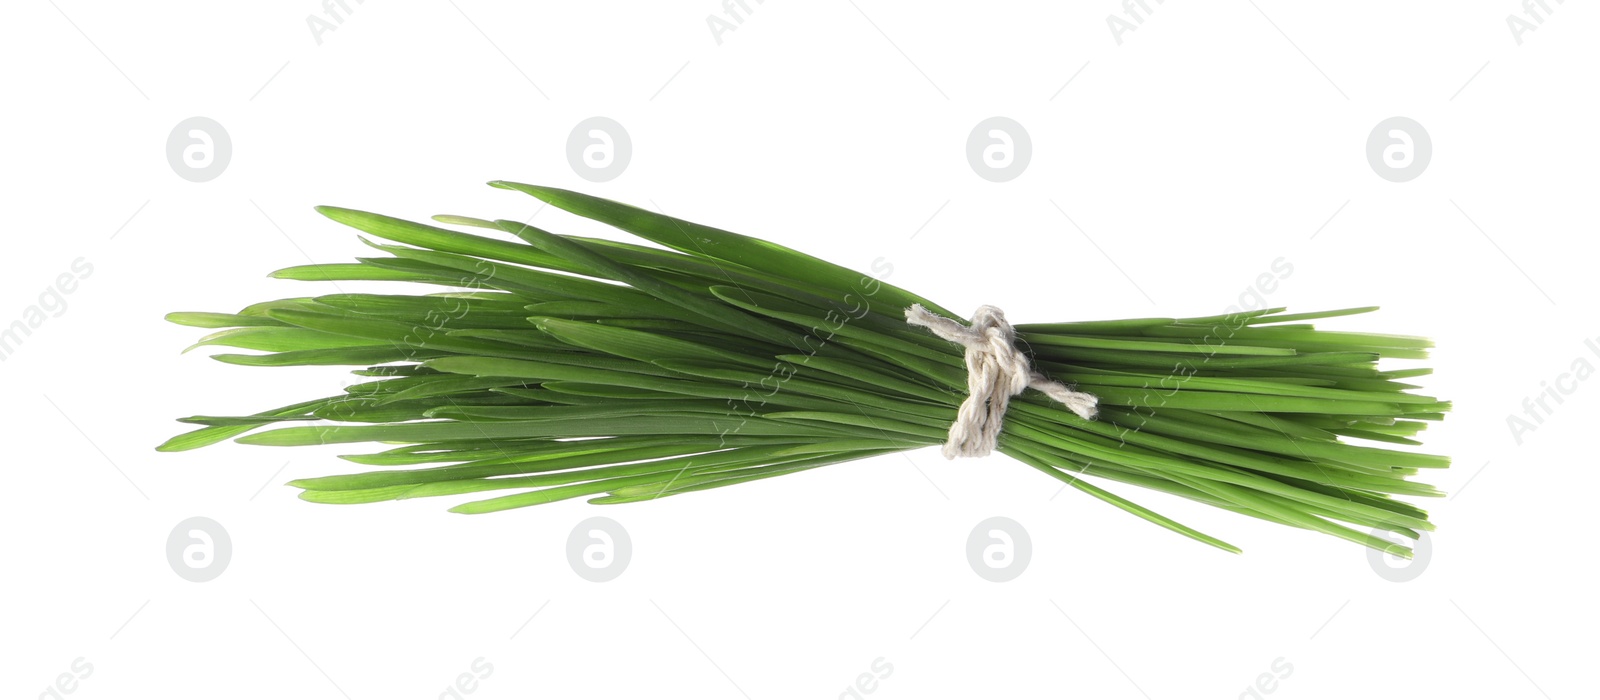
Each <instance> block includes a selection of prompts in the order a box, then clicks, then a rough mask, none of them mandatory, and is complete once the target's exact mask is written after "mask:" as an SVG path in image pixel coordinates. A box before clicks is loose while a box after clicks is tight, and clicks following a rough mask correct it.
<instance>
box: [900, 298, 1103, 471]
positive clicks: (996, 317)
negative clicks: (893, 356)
mask: <svg viewBox="0 0 1600 700" xmlns="http://www.w3.org/2000/svg"><path fill="white" fill-rule="evenodd" d="M906 323H909V324H911V325H913V326H922V327H923V328H927V329H928V330H930V331H933V334H934V335H937V336H939V337H940V338H944V339H945V340H948V341H950V342H952V343H956V344H958V345H961V346H963V347H965V348H966V349H967V351H966V361H967V400H966V401H963V402H961V409H960V410H959V411H958V412H957V413H956V420H955V422H954V423H951V424H950V439H949V440H947V441H946V442H945V443H944V457H945V459H955V458H957V457H983V456H986V455H988V454H989V453H990V452H992V451H994V446H995V441H996V440H998V439H999V438H1000V424H1001V421H1002V420H1003V419H1004V418H1005V415H1006V406H1007V405H1009V404H1010V403H1011V397H1013V396H1016V395H1017V394H1020V393H1022V390H1023V389H1027V388H1033V389H1037V390H1039V391H1040V392H1043V393H1044V394H1045V395H1046V396H1049V397H1050V398H1052V399H1055V400H1056V401H1057V402H1058V403H1060V404H1062V405H1064V406H1066V407H1067V408H1068V409H1071V411H1072V412H1073V413H1076V414H1078V417H1080V418H1083V419H1084V420H1094V416H1095V404H1097V403H1099V400H1098V399H1096V398H1095V396H1094V395H1093V394H1088V393H1084V392H1081V391H1073V390H1072V389H1071V388H1069V387H1067V386H1066V385H1064V384H1062V383H1061V382H1058V381H1055V380H1053V379H1050V378H1049V377H1046V376H1044V375H1043V374H1040V373H1039V372H1036V371H1034V369H1033V365H1032V364H1030V363H1029V362H1028V357H1027V356H1026V355H1023V354H1022V351H1021V350H1018V349H1017V344H1016V338H1017V331H1016V329H1015V328H1012V327H1011V324H1010V323H1009V322H1007V321H1006V314H1005V312H1004V311H1001V310H1000V309H999V308H997V307H993V306H987V305H986V306H980V307H978V310H977V311H975V312H973V314H972V321H971V323H970V324H969V325H965V326H963V325H961V322H960V321H956V320H954V319H949V318H945V317H943V316H940V315H939V314H936V313H933V312H932V311H929V310H927V309H925V308H923V307H922V305H921V304H912V305H911V306H910V307H908V308H907V309H906Z"/></svg>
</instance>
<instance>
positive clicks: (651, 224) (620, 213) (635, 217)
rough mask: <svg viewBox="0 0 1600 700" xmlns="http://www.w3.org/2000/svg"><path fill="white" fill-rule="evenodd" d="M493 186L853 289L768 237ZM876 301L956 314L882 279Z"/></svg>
mask: <svg viewBox="0 0 1600 700" xmlns="http://www.w3.org/2000/svg"><path fill="white" fill-rule="evenodd" d="M489 184H490V185H492V186H494V187H500V188H503V189H510V190H517V191H520V192H523V193H526V194H529V195H532V196H534V197H536V198H538V199H540V200H542V201H544V202H547V203H549V204H551V205H554V206H556V207H558V208H561V209H564V210H566V211H568V212H571V213H573V214H577V215H578V216H582V217H584V218H588V219H593V220H595V221H599V222H600V223H603V224H606V225H609V226H613V227H616V228H618V229H621V230H623V231H627V232H628V233H631V234H634V235H636V236H639V237H640V238H644V239H646V240H649V241H652V242H655V243H659V244H661V245H664V246H666V247H668V248H671V249H673V250H677V251H680V252H683V253H688V254H691V255H699V256H703V257H707V258H713V259H716V260H721V261H724V262H729V263H733V264H735V265H741V266H744V267H748V268H751V269H754V270H761V271H764V272H769V273H774V274H780V275H785V276H795V277H801V278H804V279H808V280H810V281H811V282H812V283H813V284H816V285H818V286H822V287H826V288H833V289H851V288H852V285H854V284H856V283H857V282H859V281H860V280H861V277H862V275H861V273H859V272H856V271H855V270H851V269H849V268H846V267H840V266H838V265H835V264H833V263H830V262H827V261H824V260H821V259H819V258H814V257H812V256H810V255H806V254H805V253H802V252H800V251H797V250H794V249H791V248H785V247H783V246H781V245H778V244H776V243H772V242H770V241H764V240H761V239H759V238H751V237H749V236H743V235H740V234H737V233H732V232H729V231H724V230H722V229H717V228H712V227H710V226H703V225H700V224H697V223H694V222H692V221H685V220H683V219H677V218H673V217H670V216H666V215H663V214H656V213H654V212H651V211H647V210H645V209H640V208H638V207H632V206H628V205H626V204H622V203H619V202H613V201H611V200H608V199H601V198H599V197H592V196H590V195H586V194H582V193H579V192H573V191H570V190H563V189H558V188H554V187H540V186H537V185H525V184H522V183H516V182H507V181H505V180H495V181H493V182H490V183H489ZM882 286H883V289H882V291H881V296H878V297H877V298H876V299H874V301H875V302H880V303H882V304H885V305H886V306H887V307H889V308H898V309H904V308H906V307H908V306H911V305H912V304H922V305H923V306H925V307H928V308H929V309H930V310H932V311H934V312H936V313H940V314H943V315H946V316H954V315H956V314H953V313H951V312H950V311H948V310H946V309H944V308H943V307H941V306H939V305H937V304H934V303H932V302H930V301H928V300H926V299H923V298H921V297H918V296H917V295H915V294H912V293H910V292H907V291H905V290H903V289H900V288H899V287H895V286H893V285H889V284H883V285H882Z"/></svg>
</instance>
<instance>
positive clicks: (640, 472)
mask: <svg viewBox="0 0 1600 700" xmlns="http://www.w3.org/2000/svg"><path fill="white" fill-rule="evenodd" d="M490 184H492V185H493V186H495V187H500V188H504V189H510V190H516V191H520V192H523V193H526V194H529V195H532V196H534V197H536V198H538V199H540V200H543V201H545V202H547V203H549V204H551V205H553V206H555V207H557V208H560V209H564V210H566V211H568V212H571V213H573V214H576V215H579V216H582V217H586V218H589V219H592V220H594V221H598V222H600V223H603V224H607V225H610V226H612V227H615V228H617V229H620V230H622V231H625V232H627V233H630V234H633V235H635V236H638V237H639V238H642V239H644V240H645V241H646V242H648V243H651V244H654V245H636V244H630V243H620V242H615V241H609V240H600V239H594V238H585V237H578V236H565V235H558V234H553V233H550V232H547V231H544V230H541V229H538V228H535V227H532V226H529V225H526V224H522V223H518V222H514V221H506V220H495V221H490V220H484V219H475V218H470V217H463V216H439V217H435V219H436V220H437V221H438V222H440V223H444V224H450V225H455V226H457V227H460V228H476V229H487V230H488V232H487V233H468V232H465V231H459V230H452V229H447V228H443V227H439V226H434V225H430V224H422V223H417V222H412V221H405V220H401V219H395V218H391V217H387V216H381V215H378V214H372V213H367V212H362V211H355V210H351V209H340V208H336V207H320V208H319V209H318V211H320V212H321V213H322V214H324V215H326V216H327V217H329V218H331V219H333V220H334V221H337V222H340V223H342V224H346V225H348V226H351V227H353V228H355V229H358V230H360V231H362V232H363V233H365V234H367V235H368V236H371V237H373V238H375V239H379V240H370V239H364V240H366V242H367V243H368V244H369V245H371V246H372V248H373V249H374V250H375V251H377V253H376V254H374V255H373V256H372V257H364V258H359V259H358V260H357V262H354V263H335V264H323V265H305V266H298V267H291V268H288V269H284V270H279V271H277V272H275V273H273V276H275V277H278V278H282V279H295V280H313V281H324V280H334V281H362V280H374V281H386V282H415V283H419V284H424V285H431V286H434V287H440V288H443V290H442V291H434V292H432V293H427V294H419V295H386V294H355V293H352V294H331V295H325V296H319V297H299V298H290V299H281V300H277V301H270V302H265V303H261V304H256V305H252V306H249V307H246V308H245V309H242V310H240V311H239V312H238V313H233V314H228V313H209V312H182V313H174V314H170V315H169V316H168V317H167V318H168V320H170V321H172V322H174V323H179V324H184V325H189V326H196V327H200V328H208V329H217V330H216V331H215V332H213V333H211V334H210V335H207V336H205V337H204V338H202V339H201V340H200V341H199V342H198V343H197V344H196V346H197V347H198V346H221V347H228V348H237V349H241V350H249V351H255V353H256V354H243V353H224V354H219V355H215V356H214V357H215V359H218V360H221V361H223V362H229V363H234V364H241V365H252V366H262V367H279V366H293V365H352V366H355V367H358V368H359V369H357V370H355V373H356V374H358V375H361V376H364V377H370V378H371V380H370V381H366V382H363V383H360V384H356V385H353V386H350V387H348V388H347V389H346V391H345V393H344V394H342V395H338V396H329V397H324V398H319V399H314V400H310V401H306V402H302V403H297V404H293V405H290V406H284V407H282V408H277V409H271V410H267V411H263V412H261V413H256V414H251V415H246V416H192V417H189V418H183V419H181V420H182V421H183V422H186V423H192V424H196V425H199V426H201V427H200V428H198V429H196V430H193V431H192V432H188V433H184V434H182V435H179V436H177V437H174V438H172V439H171V440H168V441H167V442H166V443H165V444H163V445H162V446H161V447H160V449H161V450H165V451H177V450H188V449H193V448H197V447H201V446H205V445H209V444H213V443H216V442H220V441H222V440H227V439H229V438H236V439H237V442H241V443H246V444H252V445H283V446H293V445H324V444H334V443H385V444H387V445H389V447H387V448H386V449H383V450H382V451H378V452H371V453H364V454H352V455H348V456H346V457H345V459H347V460H349V461H351V462H354V463H356V464H359V465H362V466H365V467H373V468H377V469H379V471H366V472H359V473H354V474H346V475H342V476H324V477H317V478H307V479H298V480H295V481H292V482H290V485H292V486H295V487H298V488H300V489H302V492H301V494H300V496H301V498H303V499H305V500H308V501H312V502H317V503H371V502H377V501H390V500H397V499H404V498H418V497H424V496H458V497H459V496H466V497H468V499H469V500H467V501H466V502H464V503H461V504H459V505H456V506H455V507H454V508H452V509H451V510H452V511H455V512H460V513H486V512H492V511H499V510H507V509H511V508H520V507H524V506H531V505H537V504H542V503H551V502H554V501H560V500H566V499H572V498H587V499H588V500H589V502H590V503H601V504H611V503H629V502H634V501H643V500H654V499H657V498H665V497H670V496H676V495H679V494H684V493H689V492H693V491H704V490H709V489H716V488H720V487H724V486H733V485H735V484H741V483H745V482H749V481H755V480H759V479H767V478H771V477H775V476H782V475H786V474H793V473H797V472H801V471H806V470H810V469H816V468H819V467H824V466H829V465H835V464H841V463H844V462H849V461H853V460H857V459H863V458H867V457H873V456H878V455H884V454H889V453H892V452H896V451H901V450H913V449H919V448H922V447H927V446H930V445H938V444H941V443H943V442H944V441H945V439H946V432H947V430H948V428H949V427H950V425H951V422H952V421H953V420H955V418H956V413H957V407H958V406H959V405H960V404H961V403H962V401H963V400H964V399H965V398H966V392H967V387H966V381H967V376H966V369H965V365H964V364H963V354H962V353H963V350H962V348H961V347H960V346H957V345H954V344H952V343H950V342H947V341H945V340H942V339H940V338H938V337H935V336H933V335H932V334H930V333H929V332H928V331H927V330H925V329H922V328H917V327H913V326H910V325H907V323H906V322H905V320H904V319H905V311H906V309H907V308H908V307H910V306H912V305H916V304H920V305H922V306H923V307H925V308H927V309H929V310H931V311H933V312H934V313H937V314H940V315H943V316H946V317H950V318H963V317H964V315H962V314H957V313H954V312H952V311H950V310H948V309H945V308H944V307H941V306H939V305H937V304H935V303H933V302H932V301H929V300H928V299H925V298H923V297H920V296H918V295H916V294H913V293H911V292H909V291H906V290H903V289H900V288H897V287H895V286H893V285H890V284H888V283H886V282H883V281H881V280H877V279H873V278H871V277H868V276H864V275H862V274H860V273H857V272H854V271H852V270H849V269H846V268H843V267H840V266H838V265H834V264H831V263H828V262H825V261H822V260H819V259H817V258H813V257H811V256H808V255H805V254H803V253H800V252H798V251H794V250H791V249H789V248H785V247H783V246H779V245H777V244H774V243H770V242H767V241H763V240H761V239H757V238H750V237H746V236H741V235H738V234H735V233H730V232H727V231H722V230H718V229H715V228H711V227H708V226H702V225H700V224H695V223H692V222H689V221H683V220H681V219H675V218H672V217H668V216H663V215H660V214H655V213H651V212H649V211H646V210H643V209H638V208H635V207H631V206H628V205H625V204H619V203H617V202H612V201H608V200H604V199H600V198H596V197H591V196H588V195H584V194H580V193H577V192H571V191H567V190H561V189H555V188H550V187H538V186H533V185H524V184H519V183H513V182H493V183H490ZM1374 310H1376V307H1363V308H1354V309H1341V310H1336V311H1324V312H1319V313H1298V314H1289V313H1285V310H1284V309H1281V308H1273V309H1262V310H1256V311H1242V312H1239V313H1234V314H1225V315H1219V316H1206V317H1199V318H1144V319H1126V320H1117V321H1075V322H1064V323H1038V324H1022V325H1018V326H1016V331H1017V345H1018V347H1020V348H1022V349H1023V350H1024V351H1025V353H1026V355H1027V358H1028V360H1029V362H1030V363H1031V364H1032V367H1033V369H1034V370H1036V371H1038V372H1041V373H1043V374H1045V375H1048V377H1049V378H1051V379H1054V380H1056V381H1059V382H1062V383H1065V384H1068V385H1072V386H1074V387H1075V388H1076V389H1077V390H1078V391H1082V392H1088V393H1091V394H1093V395H1094V396H1095V397H1098V400H1099V414H1098V415H1097V416H1095V418H1094V419H1093V420H1086V419H1084V418H1081V417H1079V416H1078V415H1074V413H1073V412H1072V411H1070V410H1068V409H1067V408H1066V407H1065V406H1062V405H1060V404H1057V403H1054V402H1052V401H1051V400H1049V399H1047V398H1046V397H1044V396H1043V395H1040V394H1039V393H1037V392H1035V391H1032V390H1030V391H1027V392H1025V393H1023V394H1021V395H1019V396H1016V397H1015V398H1014V399H1013V400H1012V402H1011V404H1010V407H1009V409H1008V410H1007V412H1006V415H1005V422H1004V427H1003V430H1002V432H1001V434H1000V436H999V441H998V444H997V449H998V450H999V451H1000V452H1001V453H1003V454H1005V455H1008V456H1009V457H1011V458H1012V459H1014V460H1015V461H1016V462H1018V463H1021V464H1023V465H1026V466H1027V467H1030V468H1032V469H1035V470H1038V471H1039V472H1042V473H1043V474H1045V475H1047V476H1049V477H1051V478H1053V479H1056V480H1058V481H1061V482H1062V483H1064V484H1066V485H1068V486H1071V487H1073V488H1075V489H1077V490H1079V491H1081V492H1083V493H1086V494H1088V495H1090V496H1093V497H1095V498H1097V499H1100V500H1102V501H1104V502H1106V503H1109V504H1111V505H1113V506H1116V507H1117V508H1120V509H1122V510H1125V511H1127V512H1129V513H1132V514H1133V515H1136V516H1138V517H1140V518H1143V519H1145V520H1147V521H1150V522H1152V523H1155V524H1157V525H1160V526H1162V527H1165V528H1167V529H1169V530H1172V531H1174V532H1177V533H1180V534H1182V535H1185V536H1187V537H1191V538H1193V539H1196V540H1198V541H1201V542H1204V543H1206V544H1209V545H1212V546H1215V547H1219V548H1221V549H1224V550H1228V551H1233V552H1237V551H1239V550H1238V548H1236V547H1234V546H1233V545H1231V544H1228V543H1227V542H1224V541H1222V540H1219V539H1217V538H1215V537H1212V536H1209V535H1206V534H1204V533H1201V532H1198V531H1195V530H1193V529H1191V528H1189V527H1187V526H1185V525H1183V524H1181V523H1178V522H1177V521H1174V520H1172V519H1170V518H1167V517H1165V516H1162V515H1160V514H1157V513H1155V512H1153V511H1150V510H1148V509H1146V508H1144V507H1142V506H1139V505H1138V504H1136V503H1134V502H1132V501H1130V500H1127V499H1126V498H1124V497H1122V496H1119V495H1117V494H1115V493H1112V492H1111V491H1108V490H1106V489H1105V488H1103V487H1102V486H1101V485H1098V484H1100V483H1106V482H1111V483H1113V484H1129V485H1133V486H1138V487H1142V488H1147V489H1153V490H1156V491H1161V492H1165V493H1169V494H1173V495H1177V496H1181V497H1183V498H1187V499H1191V500H1194V501H1198V502H1201V503H1205V504H1208V505H1212V506H1216V507H1218V508H1224V509H1227V510H1230V511H1233V512H1235V513H1239V514H1242V515H1247V516H1251V517H1254V518H1258V519H1261V520H1265V521H1268V522H1274V523H1280V524H1284V525H1289V526H1292V527H1297V528H1303V529H1306V530H1313V531H1316V532H1321V533H1325V534H1328V535H1332V536H1334V537H1339V538H1342V539H1346V540H1350V541H1352V542H1356V543H1359V544H1362V545H1365V546H1368V547H1374V548H1378V549H1382V550H1387V551H1390V552H1393V553H1396V554H1400V555H1403V556H1409V554H1410V549H1409V548H1407V547H1404V546H1401V545H1395V544H1391V543H1390V542H1389V541H1388V540H1387V539H1384V538H1381V537H1376V536H1374V535H1373V534H1371V533H1372V532H1374V531H1387V532H1392V533H1396V534H1399V535H1401V536H1404V537H1409V538H1412V539H1415V538H1417V537H1418V533H1419V531H1422V530H1431V529H1433V525H1432V523H1430V522H1429V521H1428V516H1427V513H1426V512H1425V511H1423V510H1421V509H1419V508H1417V507H1416V506H1413V505H1411V504H1410V503H1408V502H1406V501H1404V500H1400V499H1399V498H1398V497H1421V496H1439V495H1441V494H1440V492H1439V491H1437V490H1435V489H1434V488H1433V487H1431V486H1428V485H1426V484H1423V483H1419V482H1417V481H1414V480H1412V477H1414V476H1416V475H1417V474H1418V473H1419V472H1420V471H1421V470H1424V469H1438V468H1443V467H1446V466H1448V465H1449V460H1448V459H1447V458H1445V457H1440V456H1433V455H1426V454H1418V453H1415V452H1411V451H1408V450H1405V449H1401V448H1404V447H1409V446H1414V445H1418V444H1420V443H1419V442H1418V441H1417V440H1416V437H1417V435H1418V434H1419V433H1420V432H1421V431H1422V430H1423V429H1424V428H1426V427H1427V425H1428V424H1429V423H1430V422H1433V421H1437V420H1440V419H1442V418H1443V416H1444V414H1445V413H1446V412H1447V411H1449V409H1450V404H1449V402H1446V401H1440V400H1438V399H1435V398H1433V397H1430V396H1424V395H1421V394H1417V393H1414V390H1415V389H1417V388H1418V387H1417V386H1416V385H1415V384H1411V383H1408V382H1407V381H1403V380H1412V379H1415V378H1416V377H1419V376H1423V375H1426V374H1427V373H1428V370H1425V369H1405V370H1389V369H1381V368H1380V367H1379V361H1380V360H1382V359H1384V358H1402V359H1421V358H1425V357H1426V356H1427V349H1428V348H1429V347H1431V345H1432V344H1431V343H1430V342H1429V341H1428V340H1426V339H1423V338H1414V337H1407V336H1396V335H1379V334H1371V333H1346V332H1334V331H1325V330H1318V329H1316V328H1315V327H1314V326H1313V324H1312V323H1311V322H1312V321H1319V320H1323V319H1327V318H1333V317H1339V316H1347V315H1353V314H1360V313H1366V312H1370V311H1374ZM258 429H265V430H261V431H259V432H253V431H257V430H258ZM1352 440H1359V441H1361V442H1352ZM996 468H998V467H996ZM471 499H476V500H471Z"/></svg>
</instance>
